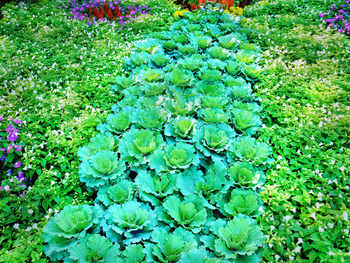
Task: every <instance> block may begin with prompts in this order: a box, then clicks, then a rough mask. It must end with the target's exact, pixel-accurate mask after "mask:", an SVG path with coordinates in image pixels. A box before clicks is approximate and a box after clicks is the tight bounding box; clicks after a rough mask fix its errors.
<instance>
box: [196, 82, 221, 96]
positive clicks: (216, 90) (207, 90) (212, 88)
mask: <svg viewBox="0 0 350 263" xmlns="http://www.w3.org/2000/svg"><path fill="white" fill-rule="evenodd" d="M196 89H197V90H198V92H199V93H201V94H204V95H209V96H222V95H224V94H225V86H224V85H223V84H222V83H220V82H217V83H208V82H206V81H199V82H198V83H197V85H196Z"/></svg>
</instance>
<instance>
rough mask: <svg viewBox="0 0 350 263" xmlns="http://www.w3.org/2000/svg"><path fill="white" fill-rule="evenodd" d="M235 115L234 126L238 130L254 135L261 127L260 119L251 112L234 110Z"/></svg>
mask: <svg viewBox="0 0 350 263" xmlns="http://www.w3.org/2000/svg"><path fill="white" fill-rule="evenodd" d="M232 113H233V116H234V118H233V124H234V126H235V128H236V130H238V131H240V132H242V133H244V134H246V135H253V134H255V133H256V131H257V130H258V129H259V127H260V126H261V124H262V123H261V120H260V117H259V116H258V115H257V114H254V113H253V112H251V111H246V110H239V109H234V110H233V111H232Z"/></svg>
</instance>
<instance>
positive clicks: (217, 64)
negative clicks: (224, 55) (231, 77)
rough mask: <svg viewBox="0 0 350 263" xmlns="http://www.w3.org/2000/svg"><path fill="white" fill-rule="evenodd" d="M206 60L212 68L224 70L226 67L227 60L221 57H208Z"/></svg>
mask: <svg viewBox="0 0 350 263" xmlns="http://www.w3.org/2000/svg"><path fill="white" fill-rule="evenodd" d="M206 62H207V66H208V68H211V69H218V70H224V68H225V67H226V62H224V61H221V60H220V59H216V58H211V59H208V60H207V61H206Z"/></svg>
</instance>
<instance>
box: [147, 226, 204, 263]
mask: <svg viewBox="0 0 350 263" xmlns="http://www.w3.org/2000/svg"><path fill="white" fill-rule="evenodd" d="M169 232H170V228H169V227H167V228H156V229H155V230H154V231H153V233H152V237H151V240H152V242H154V243H155V245H151V244H148V246H147V248H146V250H147V251H148V253H147V255H148V258H147V259H148V262H162V263H167V262H175V261H178V260H179V259H180V258H181V255H182V253H186V252H188V251H190V250H191V249H193V248H196V247H197V242H196V240H195V237H194V235H193V233H191V232H189V231H186V230H184V229H183V228H177V229H175V231H173V232H172V233H169Z"/></svg>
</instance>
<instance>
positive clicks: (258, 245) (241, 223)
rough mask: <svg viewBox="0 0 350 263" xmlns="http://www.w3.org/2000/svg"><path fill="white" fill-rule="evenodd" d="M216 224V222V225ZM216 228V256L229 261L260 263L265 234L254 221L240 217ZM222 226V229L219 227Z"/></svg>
mask: <svg viewBox="0 0 350 263" xmlns="http://www.w3.org/2000/svg"><path fill="white" fill-rule="evenodd" d="M215 223H216V222H214V225H215ZM216 225H217V226H216V227H214V228H216V229H214V231H213V232H214V235H215V236H216V238H215V252H214V253H215V254H216V255H218V256H221V257H223V258H225V259H227V260H237V261H238V260H241V261H243V262H259V261H260V254H261V250H262V246H263V241H264V234H263V233H262V232H261V230H260V229H259V227H258V226H256V225H255V223H254V221H253V220H252V219H250V218H249V217H247V216H244V215H238V216H237V217H235V218H234V219H232V220H230V221H228V222H227V223H225V222H224V223H223V224H222V223H221V222H220V223H219V224H216ZM219 225H221V226H220V227H218V226H219Z"/></svg>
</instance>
